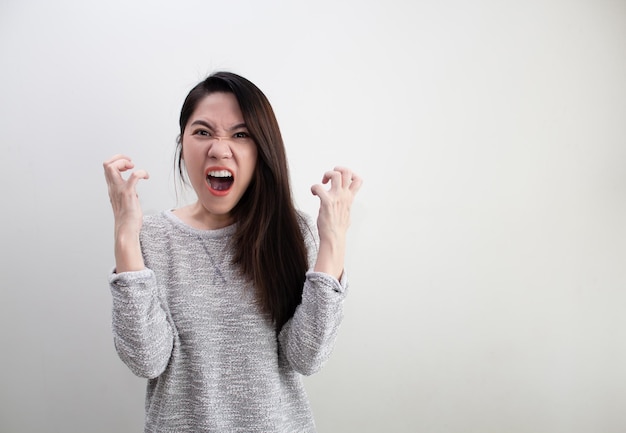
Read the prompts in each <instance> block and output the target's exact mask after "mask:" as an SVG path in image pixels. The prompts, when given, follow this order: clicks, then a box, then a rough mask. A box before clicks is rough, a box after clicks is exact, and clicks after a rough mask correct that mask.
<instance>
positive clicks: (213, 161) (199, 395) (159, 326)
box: [104, 72, 361, 433]
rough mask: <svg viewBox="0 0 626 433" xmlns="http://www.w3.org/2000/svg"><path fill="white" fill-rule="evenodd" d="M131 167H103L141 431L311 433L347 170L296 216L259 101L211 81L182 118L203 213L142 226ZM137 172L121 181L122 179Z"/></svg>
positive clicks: (343, 227) (182, 168) (336, 279)
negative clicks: (308, 385) (310, 386)
mask: <svg viewBox="0 0 626 433" xmlns="http://www.w3.org/2000/svg"><path fill="white" fill-rule="evenodd" d="M133 169H134V165H133V163H132V161H131V160H130V158H128V157H126V156H123V155H116V156H114V157H113V158H111V159H110V160H108V161H106V162H105V163H104V172H105V177H106V180H107V183H108V187H109V196H110V199H111V205H112V207H113V214H114V218H115V263H116V268H115V271H114V272H113V274H112V275H111V276H110V286H111V292H112V295H113V334H114V342H115V347H116V349H117V352H118V354H119V356H120V358H121V359H122V360H123V361H124V362H125V363H126V365H128V367H129V368H130V369H131V370H132V371H133V372H134V373H135V374H136V375H138V376H141V377H145V378H147V379H149V380H148V386H147V393H146V424H145V431H146V432H177V433H181V432H194V433H199V432H229V433H232V432H246V433H252V432H259V433H260V432H263V433H271V432H283V433H295V432H312V431H315V427H314V422H313V418H312V415H311V411H310V408H309V405H308V401H307V398H306V395H305V391H304V388H303V385H302V382H301V375H309V374H312V373H314V372H316V371H317V370H319V369H320V367H321V366H322V364H323V363H324V362H325V361H326V359H327V358H328V356H329V355H330V352H331V350H332V347H333V344H334V340H335V337H336V335H337V330H338V327H339V324H340V322H341V318H342V302H343V300H344V297H345V296H346V289H347V281H346V276H345V274H344V271H343V267H344V253H345V242H346V231H347V229H348V225H349V219H350V206H351V203H352V201H353V199H354V196H355V194H356V193H357V191H358V190H359V188H360V186H361V179H360V178H359V177H358V176H357V175H355V174H354V173H352V172H351V171H350V170H348V169H346V168H340V167H337V168H335V169H334V170H332V171H329V172H327V173H325V174H324V176H323V179H322V184H326V186H324V185H322V184H318V185H315V186H313V187H312V188H311V191H312V193H313V194H314V195H316V196H318V197H319V199H320V210H319V215H318V217H317V224H314V223H312V221H311V220H309V219H308V217H306V216H305V215H304V214H302V213H300V212H299V211H297V210H295V209H294V205H293V201H292V198H291V192H290V187H289V176H288V171H287V160H286V157H285V149H284V145H283V141H282V138H281V135H280V130H279V128H278V124H277V122H276V118H275V116H274V113H273V110H272V108H271V106H270V104H269V102H268V100H267V98H266V97H265V95H264V94H263V93H262V92H261V91H260V90H259V89H258V88H257V87H256V86H255V85H254V84H252V83H251V82H250V81H248V80H246V79H245V78H243V77H241V76H238V75H235V74H232V73H226V72H219V73H215V74H213V75H211V76H209V77H208V78H207V79H206V80H204V81H202V82H201V83H199V84H198V85H197V86H196V87H194V88H193V89H192V90H191V92H190V93H189V94H188V95H187V98H186V100H185V102H184V104H183V107H182V110H181V115H180V136H179V139H178V170H179V172H180V174H181V176H182V178H183V180H185V174H186V177H187V178H188V181H189V182H190V183H191V185H192V186H193V189H194V191H195V193H196V195H197V201H196V202H195V203H194V204H192V205H189V206H186V207H182V208H179V209H174V210H166V211H163V212H161V213H159V214H156V215H151V216H146V217H145V218H144V216H143V214H142V211H141V208H140V205H139V201H138V198H137V193H136V189H135V187H136V184H137V182H138V181H139V180H140V179H147V178H148V174H147V173H146V172H145V171H144V170H136V171H132V170H133ZM129 170H131V171H132V172H131V173H130V175H129V176H128V177H127V178H126V179H125V178H124V177H123V175H122V174H123V173H124V172H126V171H129Z"/></svg>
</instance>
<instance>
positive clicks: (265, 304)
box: [177, 72, 308, 331]
mask: <svg viewBox="0 0 626 433" xmlns="http://www.w3.org/2000/svg"><path fill="white" fill-rule="evenodd" d="M215 92H227V93H232V94H233V95H235V98H236V99H237V101H238V103H239V108H240V109H241V113H242V115H243V119H244V122H245V123H246V126H247V127H248V131H249V133H250V135H251V136H252V138H253V139H254V142H255V143H256V146H257V150H258V152H257V153H258V156H257V163H256V168H255V171H254V176H253V178H252V181H251V182H250V185H249V186H248V189H247V190H246V192H245V193H244V195H243V196H242V197H241V200H239V203H237V205H236V206H235V208H234V209H233V211H232V213H233V216H234V219H235V221H236V223H237V228H236V232H235V235H234V237H233V247H234V250H235V254H234V259H233V261H234V263H235V264H237V265H238V266H239V267H240V269H241V271H242V273H243V274H244V276H246V277H247V278H248V279H249V280H250V281H251V282H252V283H253V284H254V287H255V290H256V299H257V302H258V304H259V306H260V307H261V309H262V311H263V312H265V313H267V314H268V315H269V317H270V318H271V320H272V321H273V323H274V324H275V326H276V330H277V331H279V330H280V329H281V328H282V326H283V325H284V324H285V323H286V322H287V321H288V320H289V319H290V318H291V317H292V316H293V314H294V311H295V309H296V307H297V306H298V305H299V304H300V302H301V301H302V287H303V284H304V280H305V274H306V271H307V266H308V260H307V250H306V246H305V244H304V238H303V235H302V232H301V229H300V221H299V219H300V216H299V215H298V213H297V212H296V210H295V208H294V205H293V200H292V197H291V188H290V186H289V172H288V167H287V158H286V155H285V146H284V144H283V139H282V136H281V133H280V129H279V127H278V122H277V121H276V116H275V115H274V110H273V109H272V106H271V105H270V103H269V101H268V99H267V98H266V96H265V95H264V94H263V92H261V90H260V89H259V88H258V87H257V86H255V85H254V84H253V83H252V82H250V81H248V80H247V79H245V78H243V77H241V76H239V75H236V74H233V73H230V72H216V73H214V74H211V75H210V76H209V77H208V78H207V79H206V80H204V81H202V82H200V83H198V84H197V85H196V86H195V87H194V88H193V89H192V90H191V91H190V92H189V94H188V95H187V98H186V99H185V102H184V103H183V106H182V109H181V112H180V135H179V137H178V146H177V153H178V157H177V167H178V172H179V174H180V176H181V179H182V180H183V182H184V181H185V176H184V173H183V164H184V162H183V160H182V147H183V145H184V144H183V142H182V137H183V135H184V132H185V126H186V125H187V122H188V120H189V117H190V116H191V114H192V113H193V111H194V110H195V109H196V106H197V105H198V103H199V102H200V101H201V100H202V99H203V98H204V97H205V96H207V95H209V94H211V93H215Z"/></svg>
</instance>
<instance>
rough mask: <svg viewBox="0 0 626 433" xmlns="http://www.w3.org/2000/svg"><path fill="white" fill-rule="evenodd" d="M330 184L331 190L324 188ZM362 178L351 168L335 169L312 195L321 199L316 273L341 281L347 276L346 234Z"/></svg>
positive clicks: (325, 175)
mask: <svg viewBox="0 0 626 433" xmlns="http://www.w3.org/2000/svg"><path fill="white" fill-rule="evenodd" d="M328 183H330V188H328V189H326V188H324V186H323V185H326V184H328ZM362 183H363V181H362V179H361V178H360V177H359V176H358V175H357V174H356V173H354V172H352V171H351V170H350V169H348V168H345V167H335V168H334V170H332V171H328V172H326V173H324V177H323V178H322V184H317V185H313V186H312V187H311V192H312V193H313V195H316V196H318V197H319V199H320V210H319V214H318V217H317V229H318V231H319V236H320V249H319V253H318V256H317V262H316V264H315V268H314V269H315V271H317V272H324V273H327V274H330V275H332V276H334V277H335V278H337V279H339V278H340V277H341V274H342V273H343V267H344V260H345V249H346V245H345V244H346V233H347V231H348V227H349V226H350V208H351V206H352V202H353V201H354V197H355V195H356V193H357V192H358V191H359V189H360V188H361V185H362Z"/></svg>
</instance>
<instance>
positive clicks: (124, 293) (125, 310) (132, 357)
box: [110, 269, 174, 378]
mask: <svg viewBox="0 0 626 433" xmlns="http://www.w3.org/2000/svg"><path fill="white" fill-rule="evenodd" d="M110 286H111V294H112V296H113V314H112V328H113V336H114V341H115V347H116V349H117V352H118V354H119V356H120V358H121V359H122V361H124V363H125V364H126V365H127V366H128V367H129V368H130V369H131V371H132V372H133V373H135V374H136V375H137V376H140V377H146V378H154V377H157V376H158V375H160V374H161V373H162V372H163V371H164V370H165V367H166V366H167V363H168V361H169V358H170V355H171V352H172V347H173V341H174V332H173V328H172V327H171V325H170V323H169V321H168V317H167V313H166V311H165V310H164V309H163V306H162V305H161V302H160V300H159V298H158V296H157V287H156V280H155V276H154V273H153V272H152V271H151V270H149V269H146V270H143V271H141V272H130V273H124V274H113V275H112V276H111V278H110Z"/></svg>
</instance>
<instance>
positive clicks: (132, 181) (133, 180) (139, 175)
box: [127, 170, 150, 188]
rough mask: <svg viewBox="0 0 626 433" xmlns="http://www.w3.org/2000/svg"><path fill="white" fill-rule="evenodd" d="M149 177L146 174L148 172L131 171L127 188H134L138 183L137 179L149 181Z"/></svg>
mask: <svg viewBox="0 0 626 433" xmlns="http://www.w3.org/2000/svg"><path fill="white" fill-rule="evenodd" d="M149 178H150V175H149V174H148V172H147V171H146V170H137V171H133V172H132V173H131V174H130V176H129V177H128V180H127V183H128V186H129V187H131V188H135V186H136V185H137V182H139V179H149Z"/></svg>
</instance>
